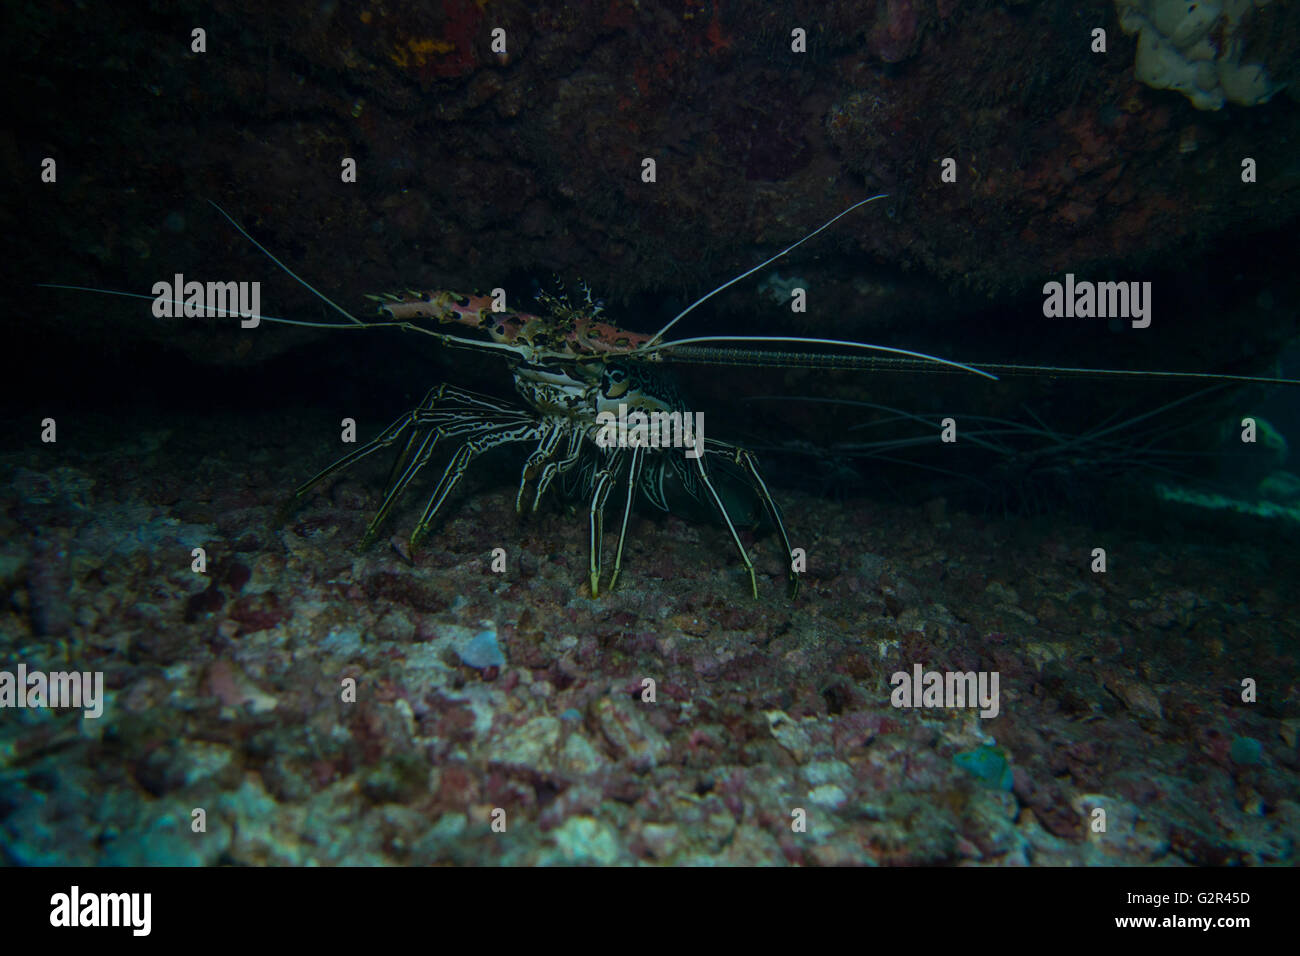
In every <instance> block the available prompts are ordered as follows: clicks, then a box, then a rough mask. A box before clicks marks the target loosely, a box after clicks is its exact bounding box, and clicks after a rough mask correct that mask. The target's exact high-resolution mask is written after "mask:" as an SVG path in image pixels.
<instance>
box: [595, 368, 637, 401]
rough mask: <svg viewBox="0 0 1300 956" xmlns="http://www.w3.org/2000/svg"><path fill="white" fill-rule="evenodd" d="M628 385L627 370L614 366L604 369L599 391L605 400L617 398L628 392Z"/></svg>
mask: <svg viewBox="0 0 1300 956" xmlns="http://www.w3.org/2000/svg"><path fill="white" fill-rule="evenodd" d="M629 384H630V383H629V382H628V378H627V369H623V368H618V367H617V366H615V367H613V368H607V369H605V378H604V381H603V382H601V386H600V390H601V392H603V393H604V395H605V397H606V398H619V397H621V396H622V395H623V394H624V393H625V392H626V391H627V390H628V386H629Z"/></svg>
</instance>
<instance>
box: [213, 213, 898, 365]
mask: <svg viewBox="0 0 1300 956" xmlns="http://www.w3.org/2000/svg"><path fill="white" fill-rule="evenodd" d="M888 195H889V194H888V193H880V194H879V195H877V196H872V197H871V198H870V199H863V200H860V201H859V202H855V203H854V204H853V205H852V206H850V207H849V208H848V209H846V210H844V211H843V212H842V213H840V214H839V215H838V216H835V217H834V218H833V219H828V220H827V221H826V222H824V223H822V224H821V225H820V226H818V227H817V228H816V229H814V230H813V231H812V232H810V233H808V235H806V236H804V237H803V238H802V239H800V240H799V241H798V242H796V243H795V244H794V245H792V246H786V247H785V248H784V249H782V250H781V251H780V252H778V253H777V254H776V255H774V256H772V258H770V259H764V260H763V261H762V262H760V263H759V264H758V265H756V266H754V268H752V269H750V270H748V271H746V272H742V273H741V274H740V275H738V276H736V277H735V278H734V279H729V280H727V281H726V282H724V283H722V285H720V286H718V287H717V288H716V289H714V290H713V291H712V292H709V293H706V294H705V295H702V296H700V298H698V299H696V300H695V301H694V302H692V303H691V304H690V305H688V306H687V307H686V308H684V309H682V311H680V312H678V313H677V315H675V316H674V317H673V320H672V321H671V322H669V323H668V324H667V325H665V326H664V327H663V328H662V329H660V330H659V331H658V332H656V333H655V334H654V335H653V336H652V337H651V339H650V341H649V342H648V343H647V344H649V345H654V344H655V343H657V342H658V341H659V340H660V339H661V338H663V337H664V334H665V333H667V331H668V330H669V329H671V328H672V327H673V326H674V325H676V324H677V323H678V322H680V321H681V320H682V319H684V318H686V316H688V315H690V314H691V313H692V312H694V311H695V310H696V309H697V308H699V307H700V306H701V305H703V304H704V303H705V302H708V301H709V300H710V299H712V298H713V297H714V296H715V295H717V294H718V293H719V292H721V291H722V290H723V289H727V288H729V287H731V286H733V285H735V284H736V283H737V282H739V281H740V280H741V279H744V278H746V277H747V276H752V275H753V274H754V273H755V272H757V271H758V270H759V269H762V268H763V267H764V266H768V265H771V264H772V263H773V262H776V260H777V259H780V258H781V257H782V256H783V255H785V254H786V253H788V252H793V251H794V250H795V249H798V248H799V247H800V246H802V245H803V244H804V243H805V242H807V241H808V240H809V239H811V238H812V237H813V236H815V235H817V233H819V232H821V231H823V230H824V229H828V228H830V227H831V226H833V225H834V224H835V223H837V222H839V221H840V220H841V219H843V218H844V217H845V216H847V215H848V214H849V213H851V212H853V210H855V209H857V208H858V207H859V206H865V205H866V204H867V203H869V202H875V201H876V200H877V199H884V198H885V197H886V196H888ZM227 218H229V217H227ZM691 341H695V340H694V339H692V340H691Z"/></svg>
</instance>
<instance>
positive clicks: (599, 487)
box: [588, 449, 623, 597]
mask: <svg viewBox="0 0 1300 956" xmlns="http://www.w3.org/2000/svg"><path fill="white" fill-rule="evenodd" d="M622 465H623V451H622V449H619V450H617V451H615V452H614V453H613V454H612V455H611V456H610V463H609V465H607V466H606V467H605V468H603V469H601V471H600V472H599V473H598V474H597V475H596V481H595V488H594V489H593V490H592V492H591V511H590V514H589V516H588V521H589V527H590V529H591V541H590V546H591V557H590V563H589V571H590V574H591V596H592V597H599V596H600V552H601V545H602V544H603V543H604V540H605V499H607V498H608V497H609V493H610V491H612V490H613V488H614V485H616V484H617V483H618V479H617V477H615V476H616V475H617V474H618V471H619V469H620V468H621V467H622Z"/></svg>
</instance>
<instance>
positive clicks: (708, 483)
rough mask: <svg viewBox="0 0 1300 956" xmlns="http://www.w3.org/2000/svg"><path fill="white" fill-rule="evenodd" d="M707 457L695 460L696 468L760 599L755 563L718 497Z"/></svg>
mask: <svg viewBox="0 0 1300 956" xmlns="http://www.w3.org/2000/svg"><path fill="white" fill-rule="evenodd" d="M706 457H707V456H706V455H700V457H699V458H696V459H695V467H696V469H697V470H698V471H699V473H700V482H701V483H702V484H703V485H704V490H705V491H706V492H707V493H708V496H709V500H711V501H712V502H713V507H715V508H716V509H717V510H718V514H719V515H720V516H721V517H722V523H723V524H725V525H726V526H727V530H728V531H729V532H731V541H732V543H733V544H735V546H736V551H737V552H738V553H739V554H740V560H741V561H742V562H744V565H745V570H746V571H748V572H749V589H750V591H751V592H752V593H753V595H754V598H755V599H757V598H758V578H757V577H756V576H755V574H754V562H753V561H751V560H749V554H748V553H747V552H746V551H745V546H744V545H743V544H741V543H740V535H739V534H738V533H737V532H736V526H735V524H733V523H732V521H731V515H729V514H727V506H726V505H724V504H723V503H722V498H721V497H719V496H718V490H717V489H716V488H714V487H713V479H711V478H710V477H709V469H708V466H707V465H705V464H704V459H705V458H706Z"/></svg>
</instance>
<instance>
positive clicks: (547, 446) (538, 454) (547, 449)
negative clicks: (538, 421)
mask: <svg viewBox="0 0 1300 956" xmlns="http://www.w3.org/2000/svg"><path fill="white" fill-rule="evenodd" d="M563 435H564V429H563V427H561V426H560V425H558V424H554V423H548V424H547V425H546V426H545V428H544V430H543V432H542V440H541V441H540V442H538V443H537V449H536V450H535V451H534V452H533V453H532V454H531V455H529V456H528V460H527V461H525V462H524V469H523V471H522V472H521V473H520V476H519V493H518V494H516V495H515V514H522V513H523V510H524V496H525V495H526V494H527V492H528V482H529V481H531V480H533V479H535V478H537V475H538V472H541V473H543V474H545V469H547V468H550V467H551V464H552V462H553V460H554V458H555V450H556V447H557V446H558V445H559V443H560V438H562V437H563ZM539 498H541V485H540V482H539V483H538V488H537V497H536V498H534V499H533V510H534V511H536V510H537V501H538V499H539Z"/></svg>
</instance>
